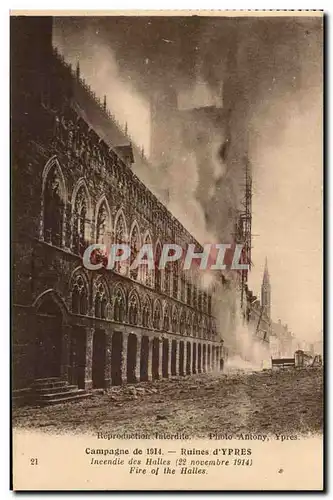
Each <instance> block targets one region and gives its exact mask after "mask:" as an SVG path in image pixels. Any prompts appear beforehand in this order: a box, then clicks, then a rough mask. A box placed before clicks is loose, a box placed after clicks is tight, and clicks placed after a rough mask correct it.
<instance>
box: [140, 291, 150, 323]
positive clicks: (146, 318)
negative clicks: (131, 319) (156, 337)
mask: <svg viewBox="0 0 333 500" xmlns="http://www.w3.org/2000/svg"><path fill="white" fill-rule="evenodd" d="M150 316H151V305H150V301H149V298H148V297H146V299H145V301H144V303H143V306H142V325H143V326H144V327H146V328H149V327H150V321H151V318H150Z"/></svg>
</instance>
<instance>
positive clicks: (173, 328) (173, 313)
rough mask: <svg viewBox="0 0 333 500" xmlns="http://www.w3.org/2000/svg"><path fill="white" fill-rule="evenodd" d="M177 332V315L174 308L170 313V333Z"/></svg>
mask: <svg viewBox="0 0 333 500" xmlns="http://www.w3.org/2000/svg"><path fill="white" fill-rule="evenodd" d="M177 331H178V313H177V309H176V308H175V307H174V308H173V311H172V332H173V333H176V332H177Z"/></svg>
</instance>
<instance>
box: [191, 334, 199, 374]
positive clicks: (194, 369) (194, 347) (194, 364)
mask: <svg viewBox="0 0 333 500" xmlns="http://www.w3.org/2000/svg"><path fill="white" fill-rule="evenodd" d="M197 364H198V352H197V344H196V342H192V359H191V369H192V373H193V375H195V374H196V373H197Z"/></svg>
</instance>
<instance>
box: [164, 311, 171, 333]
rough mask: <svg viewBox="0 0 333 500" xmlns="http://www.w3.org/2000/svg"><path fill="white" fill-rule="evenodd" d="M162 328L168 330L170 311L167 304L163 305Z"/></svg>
mask: <svg viewBox="0 0 333 500" xmlns="http://www.w3.org/2000/svg"><path fill="white" fill-rule="evenodd" d="M163 330H165V331H166V332H168V331H169V330H170V312H169V307H168V305H166V306H165V308H164V312H163Z"/></svg>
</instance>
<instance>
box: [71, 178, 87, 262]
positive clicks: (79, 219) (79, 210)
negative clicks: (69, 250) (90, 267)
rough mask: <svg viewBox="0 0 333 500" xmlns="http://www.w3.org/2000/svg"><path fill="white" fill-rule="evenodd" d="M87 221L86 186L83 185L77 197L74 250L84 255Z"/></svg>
mask: <svg viewBox="0 0 333 500" xmlns="http://www.w3.org/2000/svg"><path fill="white" fill-rule="evenodd" d="M86 223H87V200H86V194H85V191H84V188H83V187H81V188H80V190H79V192H78V193H77V195H76V198H75V206H74V224H73V250H74V252H76V253H78V254H79V255H82V254H83V252H84V250H85V247H86V240H85V232H86Z"/></svg>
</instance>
